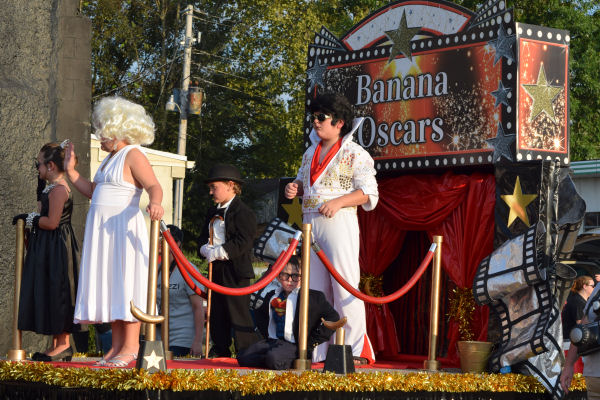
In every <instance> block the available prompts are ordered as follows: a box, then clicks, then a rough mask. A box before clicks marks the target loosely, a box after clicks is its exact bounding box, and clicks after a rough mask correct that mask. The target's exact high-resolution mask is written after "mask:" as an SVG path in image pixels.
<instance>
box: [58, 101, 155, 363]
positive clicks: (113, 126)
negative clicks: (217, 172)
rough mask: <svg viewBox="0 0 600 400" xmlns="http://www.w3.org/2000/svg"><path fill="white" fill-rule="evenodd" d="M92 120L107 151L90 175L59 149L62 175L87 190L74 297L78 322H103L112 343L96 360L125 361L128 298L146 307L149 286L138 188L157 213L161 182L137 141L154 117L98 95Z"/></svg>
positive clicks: (132, 353)
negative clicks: (62, 156) (62, 158)
mask: <svg viewBox="0 0 600 400" xmlns="http://www.w3.org/2000/svg"><path fill="white" fill-rule="evenodd" d="M92 126H93V127H94V129H95V133H96V136H98V137H99V139H100V146H101V148H102V150H104V151H106V152H108V156H107V157H106V158H105V159H104V160H103V161H102V163H101V164H100V167H99V168H98V171H97V172H96V175H95V176H94V180H93V181H92V182H90V181H88V180H87V179H85V178H84V177H83V176H81V175H80V174H79V173H78V172H77V171H76V170H75V150H74V147H73V144H72V143H71V144H70V145H69V146H68V149H67V152H66V155H65V171H66V172H67V177H68V178H69V180H70V181H71V183H72V184H73V186H75V188H77V190H79V191H80V192H81V193H82V194H83V195H84V196H87V197H88V198H91V199H92V201H91V204H90V209H89V211H88V214H87V219H86V223H85V235H84V240H83V250H82V253H81V273H80V275H79V287H78V290H77V301H76V304H75V314H74V320H75V322H77V323H86V324H95V323H103V322H110V324H111V329H112V347H111V349H110V350H109V351H108V352H107V353H106V354H105V355H104V357H102V359H101V360H99V361H98V362H97V366H108V367H127V366H128V365H129V364H130V363H132V362H134V361H135V360H136V359H137V354H138V351H139V336H140V325H141V323H140V321H138V320H137V319H136V318H135V317H134V316H133V315H132V314H131V311H130V305H129V304H130V302H131V301H133V303H134V304H135V305H136V306H137V307H140V309H141V310H142V311H144V312H145V310H146V301H147V291H148V254H149V248H150V243H149V239H148V229H147V228H146V221H145V220H144V216H143V214H142V211H141V210H140V208H139V203H140V197H141V195H142V191H143V190H146V192H147V193H148V196H149V199H150V201H149V204H148V206H147V207H146V211H147V212H148V214H149V215H150V219H152V220H160V219H161V218H162V216H163V208H162V206H161V202H162V196H163V192H162V188H161V186H160V184H159V183H158V180H157V179H156V176H155V175H154V171H153V170H152V167H151V166H150V162H149V161H148V159H147V158H146V155H145V154H144V151H143V149H142V148H141V147H140V144H151V143H152V142H153V141H154V122H153V121H152V118H151V117H150V116H149V115H148V114H147V113H146V111H145V110H144V108H143V107H142V106H140V105H139V104H135V103H133V102H131V101H128V100H125V99H123V98H122V97H119V96H113V97H104V98H102V99H100V100H99V101H98V102H97V103H96V104H95V106H94V111H93V114H92Z"/></svg>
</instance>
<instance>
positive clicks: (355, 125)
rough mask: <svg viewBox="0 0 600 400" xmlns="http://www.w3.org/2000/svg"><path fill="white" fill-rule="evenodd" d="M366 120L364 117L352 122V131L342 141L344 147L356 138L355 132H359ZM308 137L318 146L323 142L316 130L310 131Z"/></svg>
mask: <svg viewBox="0 0 600 400" xmlns="http://www.w3.org/2000/svg"><path fill="white" fill-rule="evenodd" d="M364 120H365V118H364V117H358V118H354V120H352V129H351V130H350V132H348V133H346V135H344V138H343V140H342V145H343V144H345V143H346V142H347V141H349V140H352V136H354V132H356V131H357V130H358V128H359V127H360V125H361V124H362V123H363V121H364ZM308 137H309V139H310V142H311V143H312V144H317V143H319V142H320V141H321V138H320V137H319V135H317V132H316V131H315V129H314V128H313V129H312V130H311V131H310V134H309V135H308Z"/></svg>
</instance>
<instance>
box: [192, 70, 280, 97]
mask: <svg viewBox="0 0 600 400" xmlns="http://www.w3.org/2000/svg"><path fill="white" fill-rule="evenodd" d="M192 78H193V79H198V80H201V81H202V82H205V83H208V84H209V85H213V86H218V87H221V88H223V89H227V90H231V91H234V92H238V93H242V94H245V95H246V96H250V97H259V98H261V99H265V100H267V101H269V99H268V98H267V97H265V96H261V95H257V94H250V93H246V92H244V91H242V90H238V89H234V88H231V87H229V86H225V85H220V84H218V83H215V82H211V81H209V80H206V79H204V78H200V77H199V76H193V77H192Z"/></svg>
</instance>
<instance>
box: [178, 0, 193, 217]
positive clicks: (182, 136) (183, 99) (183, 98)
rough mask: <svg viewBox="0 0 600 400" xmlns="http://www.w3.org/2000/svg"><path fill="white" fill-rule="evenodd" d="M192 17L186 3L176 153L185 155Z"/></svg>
mask: <svg viewBox="0 0 600 400" xmlns="http://www.w3.org/2000/svg"><path fill="white" fill-rule="evenodd" d="M193 17H194V6H193V5H191V4H188V6H187V7H186V9H185V40H184V43H183V46H184V49H183V75H182V79H181V93H180V95H179V102H180V110H179V137H178V140H177V154H180V155H185V141H186V135H187V118H188V89H189V86H190V66H191V63H192V45H193V44H194V42H195V40H194V38H193V37H192V23H193ZM184 179H185V178H179V179H177V180H175V202H174V203H175V208H174V210H173V220H174V223H175V225H177V226H178V227H180V228H182V222H183V220H182V214H183V180H184Z"/></svg>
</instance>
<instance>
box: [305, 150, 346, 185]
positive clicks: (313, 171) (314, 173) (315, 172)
mask: <svg viewBox="0 0 600 400" xmlns="http://www.w3.org/2000/svg"><path fill="white" fill-rule="evenodd" d="M322 147H323V141H322V140H321V141H320V142H319V144H318V145H317V149H316V150H315V154H313V159H312V163H311V164H310V186H312V185H314V184H315V181H316V180H317V178H318V177H319V176H321V174H322V173H323V171H325V168H326V167H327V164H329V162H330V161H331V159H332V158H333V157H334V156H335V155H336V153H337V152H338V150H339V149H340V147H342V138H340V139H339V140H338V141H337V142H336V143H335V144H334V145H333V146H331V148H330V149H329V151H328V152H327V154H326V155H325V158H324V159H323V162H319V158H321V148H322Z"/></svg>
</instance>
